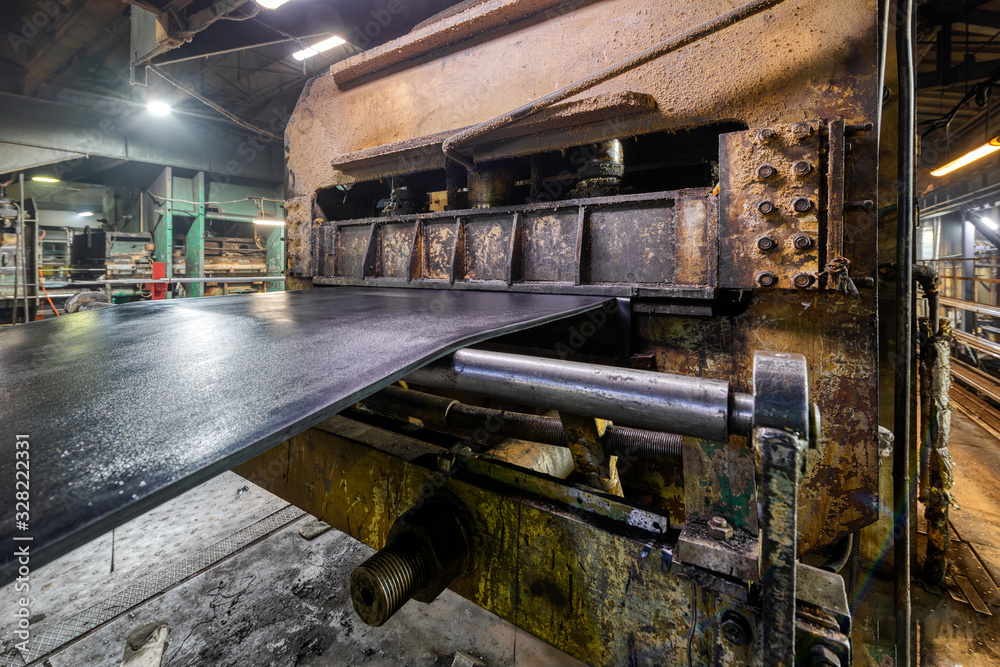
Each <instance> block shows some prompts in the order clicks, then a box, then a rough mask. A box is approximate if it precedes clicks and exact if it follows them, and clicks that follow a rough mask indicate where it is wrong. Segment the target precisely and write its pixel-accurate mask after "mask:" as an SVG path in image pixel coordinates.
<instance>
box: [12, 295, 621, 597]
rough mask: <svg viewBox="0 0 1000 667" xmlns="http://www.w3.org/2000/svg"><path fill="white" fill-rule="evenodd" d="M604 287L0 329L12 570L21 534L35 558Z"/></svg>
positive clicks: (585, 303)
mask: <svg viewBox="0 0 1000 667" xmlns="http://www.w3.org/2000/svg"><path fill="white" fill-rule="evenodd" d="M605 301H606V299H604V298H599V297H587V296H565V295H547V294H509V293H494V292H473V291H461V292H455V291H443V290H442V291H437V290H406V289H372V288H361V287H336V288H322V289H313V290H305V291H297V292H271V293H265V294H253V295H241V296H222V297H209V298H203V299H181V300H174V301H159V302H142V303H134V304H128V305H122V306H115V307H113V308H105V309H102V310H96V311H89V312H81V313H77V314H75V315H69V316H65V317H60V318H58V319H50V320H45V321H41V322H34V323H30V324H26V325H21V326H16V327H9V328H5V329H3V330H0V425H2V426H0V435H2V438H3V440H2V443H0V499H2V505H0V544H2V545H3V546H2V548H0V551H2V565H0V585H3V584H6V583H8V582H10V581H12V580H13V579H14V578H15V576H16V574H17V569H18V562H17V558H16V557H15V555H14V554H15V549H18V548H21V547H23V546H25V545H27V546H29V547H30V553H31V557H30V567H31V568H35V567H38V566H40V565H42V564H43V563H44V562H48V561H50V560H52V559H53V558H56V557H58V556H59V555H61V554H63V553H66V552H67V551H69V550H71V549H73V548H75V547H77V546H79V545H81V544H83V543H85V542H86V541H88V540H90V539H92V538H94V537H96V536H97V535H100V534H102V533H104V532H106V531H108V530H110V529H111V528H113V527H114V526H117V525H119V524H121V523H123V522H125V521H127V520H128V519H130V518H132V517H134V516H137V515H138V514H140V513H142V512H145V511H147V510H148V509H149V508H151V507H152V506H154V505H157V504H159V503H162V502H164V501H165V500H167V499H169V498H171V497H173V496H176V495H178V494H180V493H182V492H183V491H185V490H187V489H189V488H191V487H193V486H195V485H197V484H198V483H200V482H202V481H204V480H206V479H208V478H210V477H212V476H214V475H216V474H218V473H220V472H222V471H223V470H227V469H229V468H231V467H233V466H234V465H237V464H239V463H242V462H243V461H246V460H248V459H250V458H251V457H253V456H255V455H257V454H260V453H261V452H263V451H265V450H267V449H268V448H270V447H272V446H273V445H276V444H278V443H279V442H282V441H283V440H285V439H287V438H288V437H289V436H291V435H294V434H296V433H299V432H301V431H303V430H305V429H307V428H309V427H310V426H313V425H315V424H317V423H318V422H320V421H322V420H323V419H326V418H327V417H329V416H331V415H333V414H335V413H337V412H338V411H340V410H342V409H343V408H344V407H346V406H349V405H351V404H353V403H355V402H356V401H358V400H360V399H361V398H363V397H365V396H367V395H368V394H371V393H373V392H375V391H378V390H379V389H381V388H383V387H385V386H387V385H389V384H391V383H392V382H394V381H396V380H397V379H399V378H401V377H403V376H405V375H407V374H408V373H409V372H411V371H412V370H414V369H416V368H419V367H420V366H422V365H423V364H425V363H427V362H429V361H432V360H434V359H436V358H438V357H441V356H443V355H445V354H447V353H449V352H452V351H454V350H456V349H458V348H460V347H463V346H465V345H469V344H472V343H475V342H478V341H482V340H485V339H487V338H490V337H493V336H497V335H500V334H503V333H508V332H511V331H515V330H518V329H524V328H527V327H530V326H532V325H536V324H541V323H544V322H548V321H552V320H555V319H559V318H562V317H566V316H569V315H573V314H576V313H580V312H583V311H586V310H589V309H592V308H596V307H598V306H600V305H601V304H603V303H604V302H605ZM21 435H27V436H29V437H28V438H27V442H29V443H30V448H29V449H28V450H27V451H28V452H29V456H28V458H27V461H28V462H29V465H30V467H29V470H28V472H29V473H30V489H29V491H28V495H27V496H24V495H22V496H21V498H22V499H23V498H26V497H27V498H29V501H28V502H29V503H30V505H29V509H28V512H27V519H26V526H23V527H22V526H20V525H18V524H16V522H15V511H17V510H18V509H19V508H16V507H15V502H16V496H15V493H17V492H18V491H21V492H22V493H23V492H24V490H23V485H22V488H21V489H17V488H15V481H16V480H15V474H16V472H17V470H16V460H17V459H16V451H17V450H16V448H15V443H16V440H17V439H21V438H20V436H21ZM22 451H23V450H22ZM21 460H24V459H23V458H22V459H21ZM23 467H24V466H23V465H22V468H23ZM23 477H24V475H22V478H23ZM22 481H24V480H23V479H22ZM20 509H23V508H20ZM21 518H23V517H18V519H21ZM16 538H22V539H21V540H17V539H16ZM25 538H30V540H29V539H25Z"/></svg>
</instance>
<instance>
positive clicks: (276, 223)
mask: <svg viewBox="0 0 1000 667" xmlns="http://www.w3.org/2000/svg"><path fill="white" fill-rule="evenodd" d="M253 224H255V225H264V226H266V227H284V226H285V221H284V220H275V219H274V218H257V219H256V220H254V221H253Z"/></svg>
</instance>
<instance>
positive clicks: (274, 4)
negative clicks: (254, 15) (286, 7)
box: [257, 0, 288, 9]
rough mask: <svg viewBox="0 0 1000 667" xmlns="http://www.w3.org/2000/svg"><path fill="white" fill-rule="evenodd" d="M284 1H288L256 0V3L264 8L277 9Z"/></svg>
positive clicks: (286, 0) (285, 0)
mask: <svg viewBox="0 0 1000 667" xmlns="http://www.w3.org/2000/svg"><path fill="white" fill-rule="evenodd" d="M286 2H288V0H257V4H258V5H260V6H261V7H263V8H264V9H277V8H278V7H280V6H281V5H283V4H285V3H286Z"/></svg>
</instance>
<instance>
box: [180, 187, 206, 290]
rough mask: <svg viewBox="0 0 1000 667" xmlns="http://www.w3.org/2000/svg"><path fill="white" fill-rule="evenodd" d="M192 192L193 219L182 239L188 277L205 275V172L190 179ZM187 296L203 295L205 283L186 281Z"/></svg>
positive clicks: (202, 276)
mask: <svg viewBox="0 0 1000 667" xmlns="http://www.w3.org/2000/svg"><path fill="white" fill-rule="evenodd" d="M191 186H192V190H193V193H194V200H195V201H196V202H198V203H197V204H195V205H194V219H193V220H192V221H191V227H190V228H189V229H188V233H187V236H186V237H185V239H184V268H185V271H184V273H185V274H186V275H187V277H188V278H204V277H205V172H203V171H199V172H198V173H197V174H195V177H194V178H193V179H192V180H191ZM184 290H185V293H186V295H187V296H205V283H188V284H187V285H185V286H184Z"/></svg>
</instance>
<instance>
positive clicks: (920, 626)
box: [854, 410, 1000, 667]
mask: <svg viewBox="0 0 1000 667" xmlns="http://www.w3.org/2000/svg"><path fill="white" fill-rule="evenodd" d="M951 453H952V460H953V461H954V463H955V486H954V488H953V489H952V491H953V493H954V494H955V499H956V504H957V507H956V506H952V507H951V508H950V511H949V521H950V524H951V525H950V527H951V539H952V546H951V551H950V552H949V553H950V554H952V556H953V557H954V560H958V558H959V552H960V551H959V550H961V551H962V552H964V553H963V557H964V558H968V557H969V554H972V555H973V556H974V557H975V558H976V559H977V560H978V562H980V563H981V564H982V565H983V566H984V567H985V571H986V575H985V576H987V577H989V578H991V579H992V582H990V583H993V582H996V581H1000V440H997V438H995V437H994V436H993V435H991V434H990V433H988V432H987V431H985V430H984V429H982V428H981V427H980V426H979V425H977V424H976V423H974V422H973V421H972V420H970V419H969V418H968V417H966V416H965V415H964V414H962V413H961V412H960V411H959V410H955V411H953V413H952V441H951ZM921 511H922V508H921ZM919 523H920V524H922V523H923V522H922V521H921V522H919ZM918 525H919V524H918ZM918 542H919V544H920V549H918V554H917V558H918V563H917V565H916V567H915V568H914V573H915V576H916V577H918V578H917V579H915V580H914V583H913V588H912V598H913V619H914V622H915V623H916V636H917V642H918V646H919V661H920V662H919V665H923V666H931V665H933V666H934V667H945V666H948V667H951V666H956V665H961V666H962V667H996V666H997V665H1000V606H997V605H994V604H992V603H989V604H987V605H986V607H987V608H988V609H989V611H990V612H991V613H992V614H993V615H987V614H984V613H980V612H977V611H976V610H975V609H973V608H972V606H971V605H970V604H969V603H968V602H967V601H965V596H964V595H963V594H962V593H961V592H960V591H959V590H957V586H956V587H955V588H956V590H955V591H954V593H955V595H952V592H950V591H932V590H928V589H926V588H925V587H924V586H922V585H921V583H920V581H919V572H920V566H921V565H922V563H923V553H922V549H923V539H920V540H918ZM964 567H965V565H964V564H958V565H956V564H953V565H952V575H953V576H952V582H951V583H952V584H954V582H953V579H954V575H955V574H958V573H960V572H962V571H964V570H963V569H962V568H964ZM993 588H994V589H995V588H996V587H995V584H994V586H993ZM956 596H957V597H958V598H960V599H956ZM997 598H1000V591H998V592H997ZM993 601H994V602H1000V599H996V598H994V599H993ZM893 609H894V604H893V590H892V578H891V576H888V575H884V574H879V575H876V576H875V577H873V578H872V579H871V580H870V581H869V582H868V590H867V594H866V595H865V596H864V597H863V598H861V600H860V601H859V606H858V609H857V612H856V614H855V619H854V627H855V649H856V650H855V660H854V664H855V665H864V666H866V667H867V666H868V665H871V666H875V665H878V666H880V667H888V666H890V665H892V664H893V661H892V649H891V647H892V644H893V632H894V620H893V617H892V614H893Z"/></svg>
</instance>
